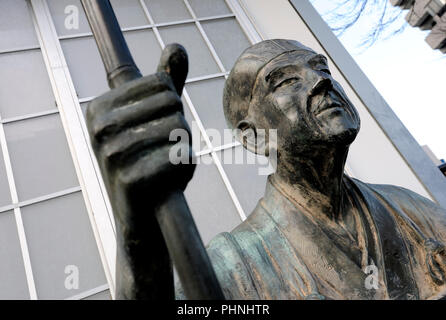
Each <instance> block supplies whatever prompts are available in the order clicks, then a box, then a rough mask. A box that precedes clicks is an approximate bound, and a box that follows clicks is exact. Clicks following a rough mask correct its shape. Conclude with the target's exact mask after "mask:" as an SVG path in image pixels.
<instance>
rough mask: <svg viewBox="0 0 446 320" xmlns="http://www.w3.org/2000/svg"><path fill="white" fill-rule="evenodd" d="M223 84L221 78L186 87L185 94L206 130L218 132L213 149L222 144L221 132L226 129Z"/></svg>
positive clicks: (222, 134) (223, 81)
mask: <svg viewBox="0 0 446 320" xmlns="http://www.w3.org/2000/svg"><path fill="white" fill-rule="evenodd" d="M224 83H225V79H224V78H223V77H222V78H216V79H210V80H205V81H197V82H193V83H189V84H187V85H186V88H187V92H188V93H189V96H190V98H191V100H192V103H193V104H194V107H195V109H196V110H197V112H198V116H199V117H200V119H201V121H202V122H203V125H204V127H205V128H206V130H208V129H214V130H218V132H220V139H213V140H214V141H213V145H214V146H215V147H217V146H220V145H221V144H222V143H223V137H224V132H223V130H224V129H226V128H228V126H227V125H226V120H225V116H224V113H223V105H222V95H223V86H224ZM209 135H210V133H209ZM211 140H212V139H211Z"/></svg>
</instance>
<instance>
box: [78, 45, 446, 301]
mask: <svg viewBox="0 0 446 320" xmlns="http://www.w3.org/2000/svg"><path fill="white" fill-rule="evenodd" d="M169 50H170V51H169ZM169 50H167V53H166V52H164V53H163V57H162V61H164V66H165V68H166V69H168V71H169V74H170V76H171V77H172V79H170V78H169V77H166V76H165V74H163V73H157V74H156V75H152V76H148V77H145V78H142V79H139V80H136V81H134V82H130V83H128V84H126V85H125V86H124V88H123V87H121V88H119V89H118V90H112V91H110V92H109V93H106V94H105V95H103V96H102V97H100V98H98V99H97V100H94V101H93V102H92V103H91V104H90V106H89V108H88V114H87V122H88V128H89V131H90V134H91V137H92V141H93V147H94V149H95V153H96V156H97V157H98V160H99V164H100V166H101V169H102V172H103V174H104V175H105V176H106V177H105V178H106V179H105V180H106V183H107V184H108V185H107V188H108V190H109V193H110V197H111V198H112V202H113V203H115V206H114V211H115V212H114V213H115V218H116V221H117V226H118V227H117V237H118V243H120V244H121V246H119V245H118V265H119V266H118V272H120V273H121V275H120V276H119V277H118V278H119V279H120V281H121V283H120V284H118V287H120V288H124V289H123V290H124V291H125V290H127V291H128V292H130V294H127V295H121V297H127V298H129V297H130V298H135V297H138V295H135V294H132V293H131V292H132V290H133V291H138V290H149V291H150V290H152V291H153V292H157V291H162V289H161V288H160V286H162V285H163V284H164V285H165V286H171V285H172V283H171V280H170V279H169V278H168V276H167V272H166V278H165V279H163V278H162V277H161V278H160V277H158V278H156V279H155V278H154V276H153V275H154V271H153V270H155V269H157V268H160V267H163V266H164V267H165V268H167V266H168V258H167V257H166V256H165V254H166V253H165V250H162V249H160V248H163V247H164V243H163V242H162V240H161V237H159V236H157V233H156V232H157V231H156V230H157V229H156V228H155V227H154V221H153V218H151V216H150V214H151V213H152V212H153V211H154V208H155V207H156V206H157V200H158V199H159V198H160V197H161V196H162V194H164V193H166V192H169V190H170V189H177V188H183V189H184V187H185V186H186V184H187V182H188V181H189V179H190V178H191V176H192V172H193V169H194V168H193V165H178V166H173V165H172V164H171V163H169V158H168V154H167V150H168V148H169V146H171V144H172V142H171V141H169V139H168V138H169V132H170V130H172V129H175V128H179V127H180V128H184V129H187V124H185V122H184V119H183V116H182V112H181V108H182V107H181V102H180V99H179V97H178V94H177V93H176V91H175V87H178V85H176V86H174V85H173V84H174V83H175V84H177V83H178V79H183V80H182V81H183V82H184V79H185V75H184V74H178V75H175V70H174V66H173V65H167V66H166V64H165V61H168V60H169V55H170V54H172V52H171V51H172V49H171V47H170V49H169ZM166 55H167V57H166ZM183 70H184V69H183ZM179 73H181V69H180V72H179ZM180 87H182V85H181V86H180ZM179 92H181V90H180V91H179ZM223 100H224V111H225V116H226V119H227V122H228V124H229V125H230V126H231V127H232V128H234V129H240V130H239V131H238V132H239V133H240V132H241V133H243V132H244V131H246V130H253V131H254V132H256V130H259V129H266V132H267V133H268V129H277V170H276V172H275V173H274V174H272V175H271V176H269V178H268V183H267V187H266V191H265V195H264V196H263V198H262V199H260V201H259V203H258V205H257V207H256V208H255V210H254V212H253V213H251V215H250V216H249V217H248V219H247V220H246V221H244V222H243V223H241V224H240V225H239V226H238V227H237V228H235V229H234V230H233V231H231V232H229V233H222V234H220V235H218V236H217V237H215V238H214V239H213V240H212V241H211V243H210V244H209V245H208V248H207V252H208V254H209V257H210V259H211V262H212V266H213V268H214V270H215V273H216V275H217V278H218V280H219V283H220V285H221V287H222V289H223V292H224V295H225V297H226V298H227V299H436V298H442V297H444V296H446V283H445V282H446V273H445V272H446V250H445V246H444V244H445V242H446V211H445V210H444V209H443V208H440V207H439V206H438V205H436V204H434V203H433V202H431V201H430V200H428V199H426V198H424V197H422V196H420V195H418V194H416V193H414V192H411V191H409V190H407V189H404V188H401V187H396V186H391V185H371V184H367V183H363V182H360V181H359V180H356V179H352V178H350V177H348V176H347V175H345V173H344V164H345V161H346V158H347V153H348V150H349V146H350V144H351V143H352V142H353V141H354V139H355V137H356V135H357V134H358V131H359V128H360V120H359V116H358V113H357V111H356V110H355V108H354V106H353V105H352V103H351V102H350V100H349V99H348V97H347V96H346V94H345V92H344V91H343V89H342V88H341V86H340V85H339V83H338V82H337V81H335V80H334V79H333V78H332V76H331V74H330V71H329V68H328V66H327V60H326V58H325V57H324V56H323V55H320V54H316V53H315V52H314V51H313V50H311V49H309V48H307V47H305V46H303V45H302V44H300V43H299V42H297V41H293V40H267V41H263V42H260V43H258V44H255V45H253V46H252V47H250V48H248V49H247V50H245V51H244V52H243V53H242V55H241V56H240V57H239V59H238V60H237V62H236V63H235V65H234V68H233V69H232V71H231V73H230V75H229V78H228V79H227V81H226V85H225V89H224V97H223ZM239 138H240V140H241V142H242V143H243V145H244V146H245V147H246V148H247V149H248V150H250V151H253V152H258V153H262V154H263V153H265V150H261V148H263V147H261V148H260V146H259V145H257V141H256V135H239ZM266 138H267V139H268V137H266ZM142 159H143V160H144V161H145V162H142V161H141V160H142ZM149 161H150V162H149ZM119 175H121V177H122V176H123V175H124V178H127V181H130V180H131V179H133V180H132V181H144V187H145V191H144V192H145V194H147V197H145V198H144V197H143V198H142V199H141V197H139V198H138V199H136V198H135V197H133V194H132V193H131V192H130V193H128V192H127V193H123V192H121V191H120V190H121V189H120V188H119V186H117V185H116V184H113V183H112V182H110V181H117V180H116V177H117V176H119ZM125 175H127V176H125ZM130 178H131V179H130ZM129 179H130V180H129ZM166 179H168V182H166ZM118 180H119V179H118ZM132 201H139V202H138V204H137V205H136V207H138V208H145V210H139V211H138V212H136V213H135V214H134V215H131V216H128V215H122V214H121V213H120V211H119V210H116V208H118V209H119V208H120V207H126V206H129V203H131V202H132ZM122 212H125V213H127V214H128V212H129V211H128V210H123V211H122ZM123 243H124V244H129V243H131V244H132V243H133V244H135V243H136V244H138V245H140V246H141V247H140V248H139V249H138V250H135V251H134V252H133V251H132V250H123V249H122V247H125V248H129V247H131V245H122V244H123ZM120 247H121V251H120V249H119V248H120ZM141 248H142V249H141ZM367 270H372V271H374V272H373V273H374V274H373V279H372V280H373V281H370V276H371V274H368V273H366V272H365V271H367ZM159 274H160V273H158V275H159ZM138 281H141V283H142V282H144V283H145V285H144V286H140V285H139V284H138ZM138 286H139V289H134V288H135V287H137V288H138ZM141 288H142V289H141ZM140 296H141V297H149V296H150V297H153V296H155V295H154V294H142V295H140ZM177 297H178V298H181V297H182V293H181V289H179V290H178V292H177Z"/></svg>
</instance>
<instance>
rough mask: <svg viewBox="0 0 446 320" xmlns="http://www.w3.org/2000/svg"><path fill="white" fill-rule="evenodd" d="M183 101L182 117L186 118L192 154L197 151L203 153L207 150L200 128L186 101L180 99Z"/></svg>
mask: <svg viewBox="0 0 446 320" xmlns="http://www.w3.org/2000/svg"><path fill="white" fill-rule="evenodd" d="M182 101H183V109H184V117H185V118H186V121H187V123H188V124H189V127H190V129H191V131H192V148H193V149H194V152H195V153H197V152H199V151H203V150H206V149H207V146H206V142H205V141H204V138H203V136H202V134H201V131H200V128H199V127H198V125H197V122H196V120H195V119H194V116H193V115H192V113H191V111H190V107H189V105H188V104H187V102H186V99H184V98H183V99H182Z"/></svg>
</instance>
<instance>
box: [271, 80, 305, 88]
mask: <svg viewBox="0 0 446 320" xmlns="http://www.w3.org/2000/svg"><path fill="white" fill-rule="evenodd" d="M299 81H300V78H298V77H292V78H287V79H284V80H282V81H280V82H279V83H278V84H277V85H276V86H275V87H274V89H277V88H279V87H282V86H286V85H290V84H293V83H296V82H299Z"/></svg>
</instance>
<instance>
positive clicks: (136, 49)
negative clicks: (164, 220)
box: [0, 0, 446, 299]
mask: <svg viewBox="0 0 446 320" xmlns="http://www.w3.org/2000/svg"><path fill="white" fill-rule="evenodd" d="M111 4H112V6H113V8H114V10H115V13H116V15H117V17H118V21H119V23H120V25H121V27H122V30H123V33H124V36H125V38H126V40H127V42H128V44H129V47H130V50H131V52H132V54H133V56H134V59H135V61H136V63H137V65H138V67H139V68H140V69H141V71H142V73H143V74H144V75H148V74H151V73H153V72H154V71H155V70H156V66H157V63H158V59H159V56H160V53H161V50H162V48H163V47H164V46H165V45H166V44H168V43H172V42H178V43H181V44H182V45H184V46H185V48H186V49H187V51H188V53H189V59H190V67H189V75H188V78H187V81H186V86H185V90H184V92H183V97H182V99H183V104H184V110H185V115H186V119H187V121H188V122H189V124H190V125H191V126H192V127H193V128H196V130H195V131H194V132H193V139H194V141H196V142H197V143H196V145H195V146H194V149H195V153H196V155H197V156H198V157H199V159H200V163H199V164H198V166H197V169H196V172H195V175H194V177H193V179H192V181H191V182H190V184H189V185H188V187H187V189H186V191H185V195H186V199H187V200H188V203H189V206H190V209H191V212H192V214H193V216H194V219H195V221H196V224H197V226H198V229H199V231H200V234H201V236H202V238H203V241H204V242H205V243H207V242H209V240H211V239H212V238H213V237H214V236H215V235H216V234H218V233H219V232H222V231H230V230H231V229H233V228H234V227H235V226H237V225H238V224H239V223H240V222H242V221H243V220H244V219H246V217H247V216H248V215H249V214H250V212H251V211H252V209H253V208H254V207H255V205H256V203H257V201H258V200H259V198H260V197H261V196H262V194H263V191H264V187H265V183H266V175H265V173H264V171H262V170H259V169H261V168H262V167H263V166H264V164H265V161H264V159H261V158H258V157H255V161H252V162H253V163H252V164H249V163H246V161H243V164H239V163H237V162H236V160H234V159H247V157H248V154H247V153H246V152H245V151H244V150H243V148H242V147H241V146H240V144H239V143H237V142H235V141H227V140H221V139H217V138H216V137H217V136H221V137H223V136H224V130H225V129H227V126H226V122H225V120H224V116H223V109H222V90H223V85H224V82H225V79H226V77H227V76H228V73H229V71H230V69H231V67H232V65H233V63H234V61H235V60H236V59H237V57H238V55H239V54H240V53H241V52H242V51H243V50H244V49H245V48H246V47H248V46H249V45H251V44H253V43H256V42H258V41H261V40H263V39H272V38H288V39H296V40H299V41H301V42H303V43H304V44H305V45H307V46H309V47H312V48H314V49H315V50H316V51H318V52H321V53H323V54H325V55H326V56H327V57H328V59H329V63H330V68H331V70H332V73H333V76H334V77H335V78H336V79H338V80H339V82H340V83H341V85H342V86H343V87H344V89H345V91H346V92H347V94H348V95H349V97H350V99H351V101H352V102H353V103H354V104H355V105H356V107H357V108H358V111H359V113H360V115H361V119H362V130H361V132H360V134H359V136H358V139H357V141H356V142H355V143H354V144H353V146H352V148H351V152H350V155H349V158H348V161H347V167H346V171H347V173H348V174H349V175H351V176H353V177H356V178H359V179H361V180H364V181H366V182H371V183H390V184H396V185H400V186H403V187H406V188H408V189H411V190H413V191H415V192H418V193H420V194H421V195H423V196H426V197H428V198H430V199H431V200H433V201H436V202H438V203H440V204H441V205H443V206H446V196H445V193H444V190H446V180H445V179H444V176H443V175H442V174H441V172H440V171H439V170H438V168H437V167H436V166H435V165H434V164H433V163H432V161H430V160H429V158H428V156H427V155H426V154H425V153H424V151H423V150H422V148H421V147H420V146H419V145H418V144H417V143H416V142H415V140H414V139H413V138H412V136H411V135H410V133H409V132H408V131H407V130H406V129H405V127H404V126H403V125H402V123H401V122H400V121H399V119H398V118H397V117H396V116H395V114H394V113H393V112H392V110H391V109H390V107H389V106H388V105H387V104H386V102H385V101H384V100H383V99H382V97H381V96H380V95H379V93H378V92H376V90H375V89H374V87H373V85H372V84H371V83H370V82H369V81H368V79H367V78H366V77H365V75H364V74H363V73H362V72H361V70H360V69H359V68H358V67H357V65H356V64H355V63H354V61H353V59H352V58H351V57H350V56H349V55H348V53H347V52H346V51H345V49H344V48H343V47H342V45H341V44H340V43H339V41H337V39H336V37H335V36H334V35H333V34H332V33H331V31H330V30H329V28H328V27H327V25H326V24H325V23H324V22H323V20H322V19H321V17H320V16H319V15H318V14H317V12H316V11H315V10H314V8H313V7H312V6H311V4H310V3H309V2H308V1H301V0H299V1H297V0H296V1H287V0H275V1H268V0H125V1H124V0H111ZM0 32H1V37H0V66H1V67H0V70H1V72H2V77H1V78H0V81H1V84H0V152H1V155H0V230H1V231H2V232H0V299H110V298H112V296H113V292H114V274H115V251H116V244H115V229H114V222H113V215H112V211H111V207H110V204H109V200H108V198H107V194H106V192H105V188H104V185H103V182H102V179H101V175H100V172H99V170H98V166H97V163H96V160H95V158H94V155H93V152H92V150H91V146H90V143H89V138H88V133H87V130H86V126H85V120H84V115H85V110H86V107H87V105H88V102H89V101H91V100H92V99H93V98H94V97H96V96H98V95H100V94H101V93H104V92H106V91H107V90H108V87H107V82H106V77H105V72H104V69H103V65H102V62H101V59H100V56H99V53H98V51H97V48H96V45H95V42H94V39H93V37H92V34H91V31H90V28H89V26H88V23H87V21H86V18H85V15H84V13H83V10H82V6H81V4H80V2H79V0H0ZM217 133H220V135H218V134H217ZM260 172H263V173H262V174H260Z"/></svg>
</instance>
